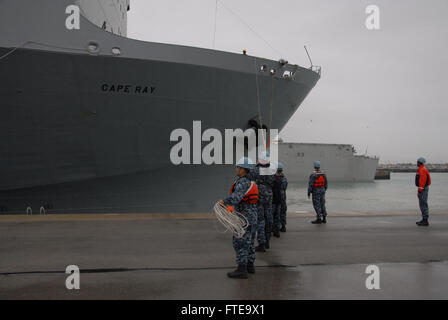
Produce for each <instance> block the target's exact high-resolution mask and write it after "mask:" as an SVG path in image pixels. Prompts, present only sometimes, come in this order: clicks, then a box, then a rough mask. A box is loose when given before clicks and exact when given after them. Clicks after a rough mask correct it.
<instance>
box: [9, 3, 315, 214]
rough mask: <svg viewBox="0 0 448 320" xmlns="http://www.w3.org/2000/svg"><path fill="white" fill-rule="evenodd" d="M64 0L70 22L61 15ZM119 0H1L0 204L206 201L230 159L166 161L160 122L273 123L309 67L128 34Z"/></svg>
mask: <svg viewBox="0 0 448 320" xmlns="http://www.w3.org/2000/svg"><path fill="white" fill-rule="evenodd" d="M73 4H76V5H79V7H80V8H81V12H82V16H81V23H80V29H79V30H76V29H75V30H69V29H68V28H67V27H66V20H67V18H68V17H69V14H67V12H66V10H67V7H68V6H69V5H73ZM130 5H131V4H130V3H129V1H127V0H114V1H112V0H99V1H75V0H36V1H28V0H2V1H0V74H1V78H0V137H1V140H0V211H1V212H2V213H8V214H11V213H12V214H14V213H25V211H26V208H27V207H32V208H33V209H34V211H36V210H38V209H39V208H40V207H44V208H46V209H47V210H48V211H49V212H50V213H53V212H54V213H81V212H86V213H101V212H122V213H124V212H135V213H138V212H209V211H210V208H211V207H212V205H213V203H214V202H215V201H216V200H217V199H219V198H222V197H223V196H225V195H226V194H227V192H228V187H229V185H230V184H231V182H232V181H233V179H234V177H233V175H234V171H233V169H232V168H231V167H229V166H223V165H216V166H205V165H196V166H192V165H189V166H174V165H172V164H171V161H170V157H169V155H170V149H171V147H172V146H173V144H174V143H171V142H170V134H171V132H172V131H173V130H174V129H177V128H185V129H189V128H191V127H192V122H193V121H194V120H201V121H202V125H203V130H205V129H207V128H216V129H219V130H224V129H226V128H232V129H235V128H242V129H246V128H248V127H250V126H253V125H254V123H256V124H257V126H262V125H266V123H272V126H271V127H272V128H275V129H279V130H281V129H282V128H283V127H284V126H285V124H286V122H287V121H288V120H289V119H290V118H291V116H292V115H293V114H294V113H295V112H296V111H297V109H298V108H299V106H300V104H301V103H302V102H303V100H304V99H305V98H306V96H307V95H308V94H309V92H310V91H311V90H312V88H313V87H314V86H315V85H316V83H317V81H318V80H319V78H320V70H316V69H307V68H302V67H299V66H297V65H291V64H287V63H285V62H283V61H272V60H267V59H261V58H255V57H251V56H248V55H243V54H233V53H228V52H220V51H215V50H208V49H201V48H193V47H186V46H177V45H168V44H160V43H147V42H142V41H136V40H131V39H128V38H126V37H124V36H126V15H127V11H128V10H129V9H130ZM272 109H273V110H272ZM272 111H274V112H272ZM269 114H272V118H270V119H269V122H266V123H260V122H261V121H259V119H268V118H269Z"/></svg>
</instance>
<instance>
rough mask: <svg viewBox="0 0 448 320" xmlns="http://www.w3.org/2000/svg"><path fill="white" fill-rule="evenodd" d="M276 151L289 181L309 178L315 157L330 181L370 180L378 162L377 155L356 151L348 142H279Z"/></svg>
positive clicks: (373, 176)
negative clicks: (369, 155) (357, 152)
mask: <svg viewBox="0 0 448 320" xmlns="http://www.w3.org/2000/svg"><path fill="white" fill-rule="evenodd" d="M278 152H279V160H280V162H283V164H284V165H285V174H286V175H287V177H288V180H289V181H290V182H303V181H308V179H309V176H310V174H311V173H312V172H313V169H314V168H313V166H314V161H316V160H319V161H320V162H321V164H322V170H323V171H325V173H326V174H327V176H328V179H329V181H335V182H367V181H373V180H374V179H375V173H376V169H377V167H378V162H379V158H376V157H368V156H364V155H356V153H355V150H354V148H353V146H351V145H348V144H347V145H346V144H317V143H286V142H279V146H278Z"/></svg>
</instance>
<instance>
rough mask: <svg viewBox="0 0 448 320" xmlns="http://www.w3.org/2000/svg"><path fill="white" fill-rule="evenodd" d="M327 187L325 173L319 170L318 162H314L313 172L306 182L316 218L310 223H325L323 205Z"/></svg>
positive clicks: (325, 214) (325, 213) (325, 215)
mask: <svg viewBox="0 0 448 320" xmlns="http://www.w3.org/2000/svg"><path fill="white" fill-rule="evenodd" d="M327 188H328V179H327V175H326V174H325V173H324V172H322V171H320V162H319V161H316V162H314V173H313V174H312V175H311V176H310V180H309V184H308V199H309V198H310V196H311V195H313V207H314V210H315V211H316V215H317V219H316V220H315V221H313V222H311V223H312V224H322V223H327V209H326V207H325V193H326V192H327Z"/></svg>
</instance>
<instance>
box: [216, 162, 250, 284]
mask: <svg viewBox="0 0 448 320" xmlns="http://www.w3.org/2000/svg"><path fill="white" fill-rule="evenodd" d="M252 168H253V162H252V161H251V160H250V159H248V158H242V159H241V160H240V161H238V163H237V164H236V169H235V170H236V175H237V176H238V179H237V180H236V182H235V183H234V184H233V185H232V188H231V191H230V196H229V197H227V198H226V199H225V200H220V201H219V203H220V204H221V205H223V206H227V208H228V210H229V211H231V212H233V211H236V212H239V213H240V214H241V215H242V216H244V217H245V218H246V219H247V222H248V225H247V227H246V229H245V232H244V234H243V236H242V237H241V238H239V237H236V236H234V237H233V248H234V249H235V253H236V263H237V265H238V267H237V269H236V270H235V271H233V272H229V273H228V274H227V276H228V277H229V278H237V279H247V278H248V273H252V274H254V273H255V266H254V262H255V236H256V231H257V203H258V188H257V185H256V184H255V183H254V182H253V181H251V180H250V179H249V178H248V177H247V174H248V173H249V171H250V170H251V169H252Z"/></svg>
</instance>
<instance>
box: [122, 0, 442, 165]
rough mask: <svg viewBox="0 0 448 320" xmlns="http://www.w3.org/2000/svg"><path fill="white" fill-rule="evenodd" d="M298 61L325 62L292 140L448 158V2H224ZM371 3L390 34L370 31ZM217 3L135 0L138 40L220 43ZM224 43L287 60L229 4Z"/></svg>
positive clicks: (133, 31)
mask: <svg viewBox="0 0 448 320" xmlns="http://www.w3.org/2000/svg"><path fill="white" fill-rule="evenodd" d="M220 1H222V2H223V3H224V4H225V5H226V6H227V7H228V8H230V9H231V10H233V11H234V12H235V13H236V14H238V16H240V17H241V18H243V19H244V20H245V21H246V22H247V23H248V24H249V25H250V26H251V27H252V28H253V29H255V30H256V31H257V32H258V33H259V34H261V35H262V36H263V37H264V38H265V39H266V40H267V41H268V42H269V43H270V44H271V45H272V46H273V47H274V48H275V49H276V50H277V51H279V52H281V53H282V57H284V58H287V59H288V60H289V61H290V62H291V63H297V64H299V65H302V66H309V62H308V59H307V57H306V54H305V52H304V49H303V45H304V44H306V45H307V46H308V48H309V49H310V52H311V56H312V58H313V62H314V64H315V65H320V66H322V67H323V76H322V79H321V81H320V82H319V83H318V85H317V87H316V88H315V89H314V90H313V91H312V93H311V94H310V96H309V97H308V99H307V100H306V101H305V102H304V103H303V105H302V106H301V108H300V109H299V111H298V112H297V113H296V114H295V115H294V117H293V118H292V119H291V120H290V122H289V123H288V125H287V126H286V128H285V129H284V130H283V132H282V133H281V137H282V138H283V139H284V140H286V141H293V142H317V143H349V144H353V145H355V147H356V149H357V150H358V153H362V154H363V153H365V151H366V150H367V148H368V154H370V155H377V156H379V157H380V158H381V162H383V163H385V162H398V161H400V162H404V161H412V162H415V160H416V159H417V158H418V157H420V156H425V157H426V158H427V159H428V161H429V162H448V148H447V145H448V143H447V139H448V125H447V123H446V122H447V121H448V108H447V107H446V106H447V101H448V88H447V84H448V80H447V77H448V1H447V0H426V1H423V0H369V1H365V0H337V1H335V0H276V1H267V0H244V1H241V0H220ZM369 4H375V5H378V6H379V7H380V9H381V30H379V31H369V30H367V29H366V27H365V20H366V17H367V16H366V14H365V9H366V7H367V6H368V5H369ZM214 17H215V0H187V1H185V0H183V1H181V0H164V1H152V0H132V2H131V12H130V14H129V31H128V33H129V37H130V38H135V39H140V40H146V41H155V42H164V43H174V44H182V45H189V46H197V47H203V48H213V37H214V32H213V31H214V21H215V19H214ZM217 17H218V18H217V33H216V49H218V50H224V51H231V52H241V50H242V49H247V50H248V52H249V54H250V55H256V56H261V57H265V58H272V59H279V58H280V54H279V53H278V52H277V51H274V50H272V49H271V48H270V47H269V46H268V45H266V44H265V43H264V42H263V41H262V40H261V39H259V38H258V37H256V36H255V35H254V34H253V33H252V32H251V31H250V30H249V29H248V28H247V27H246V26H245V25H244V24H242V23H241V22H240V20H238V18H236V17H235V16H234V15H232V14H231V13H229V12H228V11H227V10H226V9H224V8H223V7H222V5H219V6H218V14H217Z"/></svg>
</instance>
